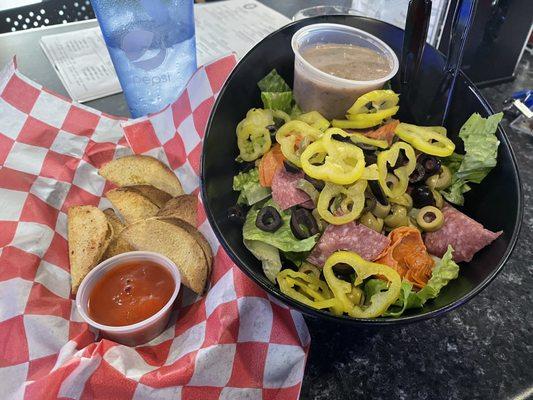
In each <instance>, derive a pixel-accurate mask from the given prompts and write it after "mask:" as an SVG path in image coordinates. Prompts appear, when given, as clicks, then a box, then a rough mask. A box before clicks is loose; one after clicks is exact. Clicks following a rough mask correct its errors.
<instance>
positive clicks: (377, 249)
mask: <svg viewBox="0 0 533 400" xmlns="http://www.w3.org/2000/svg"><path fill="white" fill-rule="evenodd" d="M389 244H390V240H389V238H388V237H386V236H384V235H382V234H381V233H378V232H376V231H374V230H372V229H370V228H367V227H366V226H364V225H361V224H357V223H356V222H355V221H353V222H350V223H348V224H344V225H328V226H327V227H326V230H325V231H324V233H323V234H322V236H321V237H320V240H319V241H318V243H317V245H316V246H315V247H314V248H313V251H312V252H311V254H310V255H309V257H308V259H307V261H309V262H310V263H311V264H314V265H316V266H318V267H323V266H324V263H325V262H326V260H327V258H328V257H329V256H330V255H331V254H333V253H334V252H335V251H338V250H348V251H353V252H355V253H357V254H359V255H360V256H361V257H363V258H364V259H365V260H369V261H373V260H375V259H376V258H378V257H379V255H380V254H381V253H382V252H383V250H385V249H386V248H387V247H388V246H389Z"/></svg>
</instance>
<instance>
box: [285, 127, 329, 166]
mask: <svg viewBox="0 0 533 400" xmlns="http://www.w3.org/2000/svg"><path fill="white" fill-rule="evenodd" d="M321 135H322V132H321V131H320V130H318V129H316V128H313V127H312V126H310V125H309V124H306V123H305V122H302V121H290V122H287V123H286V124H284V125H283V126H282V127H281V128H279V129H278V131H277V132H276V141H277V142H278V143H279V144H280V145H281V152H282V153H283V155H284V156H285V158H286V159H287V160H289V161H290V162H291V163H293V164H294V165H297V166H298V167H300V166H301V164H300V151H301V149H302V148H303V147H306V146H308V145H309V144H311V143H313V142H314V141H316V140H317V139H318V138H319V137H320V136H321Z"/></svg>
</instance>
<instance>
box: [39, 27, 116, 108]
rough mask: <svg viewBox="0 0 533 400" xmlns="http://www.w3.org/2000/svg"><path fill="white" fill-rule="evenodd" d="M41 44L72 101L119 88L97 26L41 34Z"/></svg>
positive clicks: (103, 94) (113, 92) (94, 96)
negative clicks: (46, 34)
mask: <svg viewBox="0 0 533 400" xmlns="http://www.w3.org/2000/svg"><path fill="white" fill-rule="evenodd" d="M41 47H42V49H43V50H44V52H45V54H46V56H47V57H48V59H49V60H50V62H51V63H52V65H53V66H54V69H55V70H56V72H57V74H58V76H59V79H60V80H61V83H63V86H64V87H65V89H66V90H67V92H68V94H69V96H70V97H71V98H72V99H73V100H76V101H78V102H80V103H83V102H85V101H90V100H94V99H98V98H100V97H105V96H109V95H111V94H115V93H120V92H121V91H122V88H121V87H120V83H119V81H118V78H117V75H116V73H115V69H114V68H113V63H112V62H111V58H110V57H109V53H108V52H107V48H106V45H105V42H104V38H103V37H102V33H101V32H100V28H98V27H96V28H91V29H83V30H79V31H73V32H66V33H62V34H58V35H49V36H43V37H42V38H41Z"/></svg>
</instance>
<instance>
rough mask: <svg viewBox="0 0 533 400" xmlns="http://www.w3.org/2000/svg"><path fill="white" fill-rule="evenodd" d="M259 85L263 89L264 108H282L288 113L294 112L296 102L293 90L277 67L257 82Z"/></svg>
mask: <svg viewBox="0 0 533 400" xmlns="http://www.w3.org/2000/svg"><path fill="white" fill-rule="evenodd" d="M257 86H259V90H261V101H262V102H263V107H264V108H267V109H271V110H281V111H284V112H286V113H288V114H290V113H291V112H292V110H293V103H294V98H293V95H292V90H291V88H290V86H289V85H287V82H285V80H284V79H283V78H282V77H281V75H279V74H278V72H277V71H276V70H275V69H273V70H272V71H270V72H269V74H268V75H267V76H265V77H264V78H263V79H261V80H260V81H259V82H257Z"/></svg>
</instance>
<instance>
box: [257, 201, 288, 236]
mask: <svg viewBox="0 0 533 400" xmlns="http://www.w3.org/2000/svg"><path fill="white" fill-rule="evenodd" d="M282 224H283V220H282V219H281V215H279V212H278V210H276V209H275V208H274V207H272V206H265V207H263V208H262V209H261V210H259V212H258V213H257V217H256V218H255V226H257V227H258V228H259V229H261V230H262V231H265V232H276V231H277V230H278V229H279V227H280V226H281V225H282Z"/></svg>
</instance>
